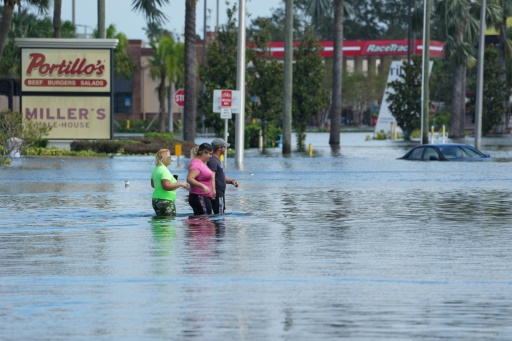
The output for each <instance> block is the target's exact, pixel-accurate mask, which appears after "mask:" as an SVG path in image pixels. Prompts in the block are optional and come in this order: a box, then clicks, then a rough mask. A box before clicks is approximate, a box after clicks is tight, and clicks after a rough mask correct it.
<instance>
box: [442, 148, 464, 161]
mask: <svg viewBox="0 0 512 341" xmlns="http://www.w3.org/2000/svg"><path fill="white" fill-rule="evenodd" d="M441 152H442V153H443V156H444V157H445V158H446V159H455V158H458V157H461V155H462V152H461V150H460V149H459V148H457V147H453V146H447V147H441Z"/></svg>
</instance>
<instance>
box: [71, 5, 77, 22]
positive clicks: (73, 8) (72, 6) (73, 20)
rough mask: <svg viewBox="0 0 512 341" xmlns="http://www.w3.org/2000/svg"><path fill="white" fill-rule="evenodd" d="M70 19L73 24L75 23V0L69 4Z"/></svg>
mask: <svg viewBox="0 0 512 341" xmlns="http://www.w3.org/2000/svg"><path fill="white" fill-rule="evenodd" d="M71 21H72V22H73V25H75V23H76V22H75V0H73V3H72V4H71Z"/></svg>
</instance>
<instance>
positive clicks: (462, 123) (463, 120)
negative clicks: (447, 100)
mask: <svg viewBox="0 0 512 341" xmlns="http://www.w3.org/2000/svg"><path fill="white" fill-rule="evenodd" d="M461 69H462V74H461V81H460V82H461V88H462V93H461V99H460V107H459V108H460V119H459V137H461V138H464V136H466V74H467V72H466V70H467V68H466V67H465V66H462V67H461Z"/></svg>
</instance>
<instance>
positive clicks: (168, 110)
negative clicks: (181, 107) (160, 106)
mask: <svg viewBox="0 0 512 341" xmlns="http://www.w3.org/2000/svg"><path fill="white" fill-rule="evenodd" d="M171 95H172V86H171V84H169V91H168V92H167V114H168V119H169V133H172V132H174V127H173V122H172V118H173V117H172V99H171V98H172V97H171Z"/></svg>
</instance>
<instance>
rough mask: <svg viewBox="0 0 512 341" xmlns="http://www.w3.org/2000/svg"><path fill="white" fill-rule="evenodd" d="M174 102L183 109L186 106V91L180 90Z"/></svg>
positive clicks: (175, 95)
mask: <svg viewBox="0 0 512 341" xmlns="http://www.w3.org/2000/svg"><path fill="white" fill-rule="evenodd" d="M174 102H175V103H176V104H177V105H178V106H179V107H182V106H184V105H185V89H179V90H178V91H176V93H175V94H174Z"/></svg>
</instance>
